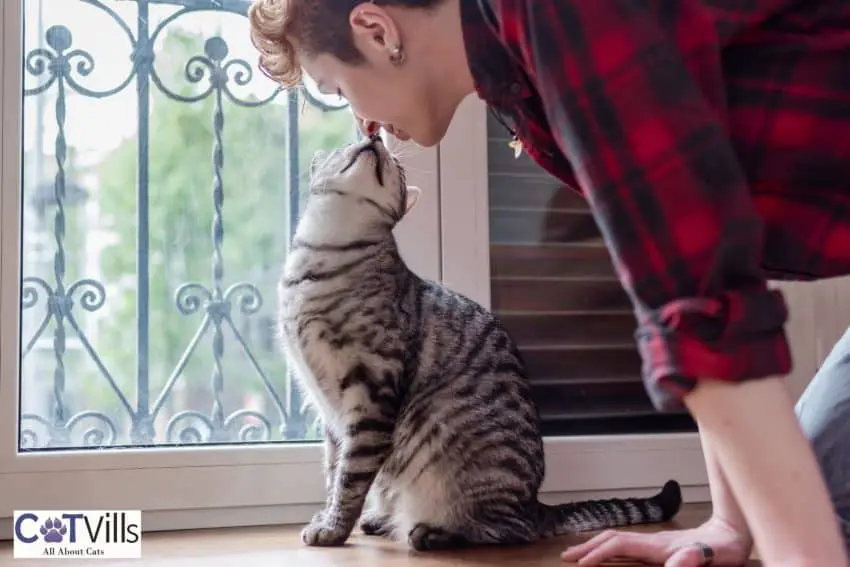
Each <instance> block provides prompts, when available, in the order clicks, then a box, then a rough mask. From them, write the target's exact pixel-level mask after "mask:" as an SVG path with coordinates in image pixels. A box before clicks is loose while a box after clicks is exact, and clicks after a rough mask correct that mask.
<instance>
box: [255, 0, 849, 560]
mask: <svg viewBox="0 0 850 567" xmlns="http://www.w3.org/2000/svg"><path fill="white" fill-rule="evenodd" d="M251 28H252V29H251V33H252V38H253V41H254V43H255V45H256V46H257V48H258V49H259V50H260V52H261V55H260V66H261V68H262V69H263V70H264V72H266V73H267V74H268V75H269V76H271V77H272V78H273V79H275V80H277V81H279V82H280V83H282V84H284V85H288V86H294V85H297V84H298V83H299V81H300V79H301V70H302V68H303V69H304V70H305V71H306V72H307V74H309V75H310V76H311V77H312V78H313V79H314V80H315V81H316V82H317V85H318V87H319V88H320V89H321V90H322V91H323V92H327V93H336V94H339V95H341V96H344V97H346V98H347V99H348V101H349V102H350V103H351V106H352V108H353V110H354V111H355V113H356V114H357V115H358V116H359V117H361V123H362V128H363V129H364V131H370V132H371V131H372V130H374V129H375V128H377V127H378V126H379V125H382V126H384V127H385V128H386V129H387V130H389V131H390V132H392V133H394V134H395V135H397V136H398V137H400V138H402V139H412V140H414V141H415V142H417V143H418V144H420V145H423V146H432V145H434V144H437V143H438V142H439V141H440V139H441V138H442V137H443V136H444V135H445V133H446V130H447V128H448V126H449V123H450V121H451V119H452V116H453V114H454V112H455V110H456V108H457V107H458V105H459V103H460V102H461V101H462V100H463V99H464V98H465V97H466V96H468V95H470V94H476V95H477V96H479V97H480V98H482V99H483V100H484V101H486V102H487V103H488V104H489V105H490V107H491V108H492V109H493V110H494V111H496V112H497V113H499V114H500V115H502V116H504V117H505V118H507V119H510V121H511V122H512V123H513V128H514V129H515V135H516V136H517V138H518V139H517V143H520V144H522V145H523V146H524V148H525V150H526V151H527V152H528V153H529V154H530V155H531V157H532V158H533V159H534V160H535V161H536V162H537V163H538V164H539V165H541V166H542V167H543V168H545V169H546V170H547V171H549V172H550V173H552V174H553V175H555V176H557V177H559V178H560V179H561V180H562V181H563V182H564V183H566V184H569V185H570V186H572V187H573V188H575V189H576V190H579V191H581V192H582V193H583V194H584V195H585V196H586V197H587V199H588V201H589V203H590V206H591V209H592V211H593V214H594V218H595V219H596V221H597V223H598V225H599V227H600V229H601V231H602V233H603V235H604V237H605V241H606V243H607V245H608V247H609V250H610V252H611V255H612V258H613V260H614V264H615V267H616V268H617V272H618V274H619V276H620V280H621V282H622V284H623V286H624V287H625V289H626V290H627V292H628V293H629V295H630V297H631V298H632V300H633V303H634V307H635V312H636V314H637V318H638V323H639V329H638V333H637V339H638V344H639V347H640V350H641V354H642V356H643V360H644V378H645V381H646V385H647V390H648V391H649V393H650V395H651V397H652V399H653V402H654V403H655V405H656V407H657V408H658V409H660V410H666V409H670V408H676V407H681V406H682V404H684V406H686V407H687V408H688V410H689V411H690V412H691V413H692V415H693V416H694V417H695V419H696V421H697V422H698V423H699V426H700V434H701V438H702V441H703V448H704V452H705V456H706V463H707V466H708V472H709V480H710V484H711V493H712V499H713V502H714V513H713V516H712V518H711V519H710V520H709V521H708V522H707V523H706V524H704V525H702V526H700V527H698V528H696V529H693V530H688V531H679V532H669V533H663V534H654V535H634V534H623V533H619V532H610V533H605V534H601V535H600V536H598V537H596V538H594V539H592V540H590V541H589V542H587V543H585V544H583V545H580V546H576V547H574V548H571V549H569V550H567V551H566V552H565V554H564V558H565V559H567V560H570V561H575V560H578V559H580V558H583V559H582V564H585V565H597V564H599V563H600V562H602V561H603V560H606V559H609V558H610V557H613V556H620V555H624V556H629V557H633V558H637V559H643V560H647V561H655V562H661V563H664V562H666V564H667V565H678V566H685V565H708V564H712V562H713V564H714V565H736V564H739V563H741V562H742V561H744V559H745V558H746V556H747V555H748V554H749V552H750V550H751V548H752V546H753V543H755V544H756V545H757V547H758V549H759V551H760V555H761V557H762V559H763V561H764V564H765V565H768V566H779V565H795V566H808V565H812V566H815V565H816V566H818V567H821V566H822V565H827V564H828V565H831V566H835V567H842V566H847V565H848V563H847V556H846V553H845V545H847V546H848V547H850V528H848V527H847V526H850V522H849V521H848V520H850V486H848V485H850V482H848V477H847V476H846V475H848V474H850V473H848V472H846V471H848V470H850V334H848V336H847V337H845V338H844V339H843V341H842V342H841V343H840V344H839V345H837V346H836V349H835V351H834V353H833V355H832V357H831V361H829V362H828V363H827V364H826V365H825V366H824V367H823V368H822V369H821V372H820V373H819V375H818V376H817V377H816V379H815V381H814V382H813V383H812V385H811V387H810V388H809V390H808V391H807V393H806V395H805V396H804V400H803V401H802V403H801V406H800V408H798V410H799V413H800V416H799V417H800V420H799V421H798V420H797V419H796V418H795V414H794V411H793V407H792V404H791V401H790V399H789V397H788V395H787V393H786V391H785V388H784V386H783V384H782V381H781V378H780V377H781V375H783V374H786V373H787V372H788V371H789V369H790V366H791V361H790V355H789V349H788V344H787V341H786V337H785V334H784V324H785V321H786V317H787V313H786V308H785V304H784V301H783V298H782V296H781V294H780V293H779V292H777V291H772V290H769V289H768V287H767V283H766V278H767V277H771V278H786V279H787V278H796V279H813V278H825V277H831V276H837V275H844V274H850V136H848V135H847V132H850V79H848V77H850V65H848V64H847V63H846V62H847V61H850V4H848V3H847V2H845V1H844V0H834V1H829V0H818V1H814V0H809V1H808V2H798V1H796V0H750V1H748V2H729V1H725V2H720V1H717V0H679V1H678V2H630V1H627V0H593V1H587V0H585V1H580V0H373V1H372V2H365V1H362V0H359V1H358V0H255V5H254V6H253V8H252V10H251ZM801 422H802V427H801ZM818 465H820V468H819V467H818ZM836 514H837V515H838V521H836ZM842 529H843V530H844V531H843V537H842Z"/></svg>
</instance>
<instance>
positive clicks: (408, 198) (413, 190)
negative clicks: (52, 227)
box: [404, 185, 422, 216]
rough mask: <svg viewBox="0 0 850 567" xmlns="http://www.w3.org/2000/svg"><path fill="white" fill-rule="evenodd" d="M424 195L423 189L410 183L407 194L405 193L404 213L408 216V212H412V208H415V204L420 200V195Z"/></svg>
mask: <svg viewBox="0 0 850 567" xmlns="http://www.w3.org/2000/svg"><path fill="white" fill-rule="evenodd" d="M421 195H422V189H420V188H419V187H415V186H413V185H409V186H408V187H407V194H406V195H405V203H404V215H405V216H407V213H409V212H410V209H412V208H413V205H415V204H416V201H418V200H419V197H420V196H421Z"/></svg>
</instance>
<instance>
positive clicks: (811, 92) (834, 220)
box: [461, 0, 850, 408]
mask: <svg viewBox="0 0 850 567" xmlns="http://www.w3.org/2000/svg"><path fill="white" fill-rule="evenodd" d="M461 15H462V20H463V29H464V36H465V42H466V48H467V51H468V57H469V63H470V67H471V69H472V74H473V77H474V79H475V83H476V89H477V91H478V94H479V96H480V97H481V98H482V99H484V100H485V101H486V102H487V103H488V104H489V105H490V106H491V107H492V108H493V109H494V110H496V111H497V112H498V113H499V114H501V115H503V116H507V117H509V118H510V119H511V120H512V122H513V123H514V126H515V128H516V134H517V136H518V137H519V139H520V140H521V141H522V143H523V145H524V147H525V150H526V151H527V152H528V153H529V154H530V155H531V157H532V158H533V159H534V160H535V161H536V162H537V163H538V164H539V165H540V166H542V167H543V168H544V169H546V170H547V171H549V172H550V173H551V174H553V175H555V176H556V177H558V178H559V179H561V180H562V181H563V182H564V183H566V184H568V185H570V186H572V187H573V188H575V189H576V190H580V191H581V192H582V194H584V195H585V197H586V198H587V199H588V201H589V203H590V206H591V209H592V211H593V214H594V217H595V219H596V222H597V224H598V225H599V227H600V230H601V232H602V234H603V236H604V238H605V241H606V243H607V245H608V247H609V251H610V252H611V256H612V258H613V260H614V264H615V267H616V270H617V273H618V275H619V278H620V280H621V282H622V283H623V285H624V287H625V289H626V290H627V291H628V293H629V294H630V296H631V298H632V300H633V302H634V305H635V312H636V315H637V319H638V324H639V327H638V332H637V338H638V344H639V347H640V351H641V353H642V356H643V359H644V378H645V380H646V383H647V386H648V390H649V392H650V395H651V397H652V398H653V401H654V403H655V404H656V407H658V408H674V407H681V397H682V396H683V395H684V394H685V393H686V392H688V391H689V390H690V389H692V388H693V386H694V384H695V383H696V380H697V379H702V378H708V379H720V380H730V381H737V380H746V379H752V378H760V377H766V376H771V375H780V374H785V373H787V372H788V371H789V370H790V367H791V357H790V352H789V349H788V344H787V339H786V336H785V332H784V323H785V321H786V318H787V310H786V306H785V302H784V300H783V298H782V296H781V294H780V293H779V292H777V291H772V290H769V289H768V287H767V281H766V278H773V279H817V278H825V277H829V276H837V275H843V274H850V1H848V0H806V1H803V2H801V1H799V0H748V1H743V0H741V1H737V2H735V1H732V0H678V1H676V2H671V1H667V0H461ZM506 151H509V150H507V149H506Z"/></svg>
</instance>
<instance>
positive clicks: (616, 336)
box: [487, 116, 694, 435]
mask: <svg viewBox="0 0 850 567" xmlns="http://www.w3.org/2000/svg"><path fill="white" fill-rule="evenodd" d="M487 129H488V146H487V147H488V164H489V165H488V167H489V171H488V177H489V205H490V217H489V218H490V282H491V286H490V289H491V304H492V308H493V310H494V311H495V312H496V313H497V314H498V315H499V317H500V319H501V320H502V322H503V323H504V324H505V326H506V327H507V328H508V330H509V331H510V332H511V334H512V335H513V336H514V338H515V339H516V340H517V342H518V343H519V347H520V350H521V351H522V353H523V355H524V358H525V361H526V364H527V366H528V372H529V376H530V378H531V380H532V382H533V388H532V395H533V396H534V398H535V401H536V403H537V405H538V408H539V409H540V414H541V418H542V419H543V430H544V433H545V434H547V435H586V434H613V433H649V432H661V431H690V430H693V429H694V424H693V422H692V420H691V418H690V417H689V416H688V415H687V414H685V413H681V414H661V413H658V412H657V411H655V408H654V407H653V406H652V402H651V401H650V399H649V396H648V395H647V393H646V390H645V389H644V386H643V383H642V381H641V359H640V355H639V354H638V351H637V347H636V344H635V338H634V332H635V327H636V322H635V316H634V313H633V311H632V307H631V302H630V301H629V298H628V296H627V295H626V293H625V292H624V291H623V288H622V286H621V285H620V283H619V280H618V279H617V276H616V274H615V272H614V268H613V265H612V263H611V258H610V256H609V254H608V250H607V248H606V247H605V243H604V242H603V240H602V235H601V233H600V231H599V229H598V227H597V225H596V222H595V220H594V219H593V216H592V215H591V213H590V209H589V208H588V205H587V202H586V201H585V200H584V198H583V197H581V196H580V195H579V194H577V193H576V192H575V191H573V190H572V189H570V188H569V187H566V186H564V185H563V184H562V183H560V182H559V181H558V180H557V179H554V178H553V177H551V176H549V175H548V174H547V173H546V172H545V171H544V170H542V169H541V168H539V167H538V166H537V165H536V164H535V163H534V162H533V161H532V160H531V159H530V158H529V157H528V155H527V154H525V153H523V154H522V155H521V156H520V157H519V158H518V159H515V157H514V152H513V150H512V149H511V148H510V147H509V146H508V143H509V142H510V140H511V136H510V135H509V133H508V131H507V130H506V128H505V127H504V126H503V125H502V124H501V123H500V121H499V120H497V119H496V118H495V117H493V116H490V117H489V120H488V125H487Z"/></svg>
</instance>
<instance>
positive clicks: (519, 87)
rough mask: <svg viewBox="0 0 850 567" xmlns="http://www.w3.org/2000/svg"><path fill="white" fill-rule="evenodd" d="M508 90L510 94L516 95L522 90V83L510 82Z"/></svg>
mask: <svg viewBox="0 0 850 567" xmlns="http://www.w3.org/2000/svg"><path fill="white" fill-rule="evenodd" d="M510 91H511V94H512V95H518V94H520V93H521V92H522V85H521V84H519V83H512V84H511V87H510Z"/></svg>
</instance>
